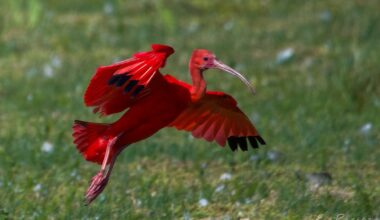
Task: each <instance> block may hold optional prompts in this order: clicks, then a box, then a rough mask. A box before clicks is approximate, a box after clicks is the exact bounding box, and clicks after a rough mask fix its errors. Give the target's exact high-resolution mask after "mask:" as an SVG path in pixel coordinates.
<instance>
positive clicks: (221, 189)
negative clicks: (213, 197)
mask: <svg viewBox="0 0 380 220" xmlns="http://www.w3.org/2000/svg"><path fill="white" fill-rule="evenodd" d="M223 190H224V185H219V186H217V187H216V188H215V192H221V191H223Z"/></svg>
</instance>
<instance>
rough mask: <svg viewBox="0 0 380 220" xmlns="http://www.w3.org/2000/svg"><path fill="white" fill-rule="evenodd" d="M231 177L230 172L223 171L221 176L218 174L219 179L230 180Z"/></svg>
mask: <svg viewBox="0 0 380 220" xmlns="http://www.w3.org/2000/svg"><path fill="white" fill-rule="evenodd" d="M231 178H232V175H231V174H230V173H223V174H222V175H221V176H220V178H219V179H220V180H230V179H231Z"/></svg>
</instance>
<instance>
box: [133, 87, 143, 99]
mask: <svg viewBox="0 0 380 220" xmlns="http://www.w3.org/2000/svg"><path fill="white" fill-rule="evenodd" d="M144 88H145V86H143V85H138V86H137V87H136V89H135V90H133V92H132V97H136V96H137V95H138V94H140V92H141V91H142V90H143V89H144Z"/></svg>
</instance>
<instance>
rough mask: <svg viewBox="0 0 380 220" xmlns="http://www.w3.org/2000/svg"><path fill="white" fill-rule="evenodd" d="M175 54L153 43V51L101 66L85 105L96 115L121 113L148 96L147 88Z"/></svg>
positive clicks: (88, 91)
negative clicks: (92, 109) (91, 108)
mask: <svg viewBox="0 0 380 220" xmlns="http://www.w3.org/2000/svg"><path fill="white" fill-rule="evenodd" d="M172 53H174V50H173V48H171V47H169V46H166V45H159V44H153V45H152V50H151V51H148V52H139V53H136V54H134V55H133V56H132V57H131V58H129V59H127V60H124V61H122V62H118V63H115V64H112V65H109V66H101V67H99V68H98V69H97V71H96V73H95V74H94V76H93V77H92V79H91V81H90V84H89V86H88V88H87V90H86V92H85V95H84V102H85V104H86V105H87V106H89V107H94V112H99V113H100V115H109V114H113V113H117V112H121V111H123V110H125V109H126V108H129V107H130V106H132V105H133V104H134V103H135V102H136V101H138V100H139V99H140V98H142V97H145V95H146V92H144V91H148V90H149V89H148V90H147V89H146V88H149V84H150V82H151V81H152V80H153V78H154V76H155V75H156V74H160V73H159V69H160V68H162V67H164V66H165V63H166V59H167V58H168V57H169V56H170V55H171V54H172Z"/></svg>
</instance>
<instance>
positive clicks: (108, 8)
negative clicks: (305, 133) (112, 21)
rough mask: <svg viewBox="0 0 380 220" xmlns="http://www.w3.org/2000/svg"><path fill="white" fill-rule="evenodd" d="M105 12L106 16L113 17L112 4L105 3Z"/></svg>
mask: <svg viewBox="0 0 380 220" xmlns="http://www.w3.org/2000/svg"><path fill="white" fill-rule="evenodd" d="M103 11H104V13H105V14H107V15H111V14H112V13H113V11H114V8H113V5H112V3H110V2H107V3H105V4H104V6H103Z"/></svg>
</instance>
